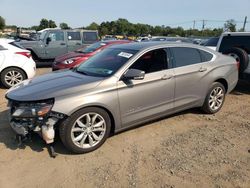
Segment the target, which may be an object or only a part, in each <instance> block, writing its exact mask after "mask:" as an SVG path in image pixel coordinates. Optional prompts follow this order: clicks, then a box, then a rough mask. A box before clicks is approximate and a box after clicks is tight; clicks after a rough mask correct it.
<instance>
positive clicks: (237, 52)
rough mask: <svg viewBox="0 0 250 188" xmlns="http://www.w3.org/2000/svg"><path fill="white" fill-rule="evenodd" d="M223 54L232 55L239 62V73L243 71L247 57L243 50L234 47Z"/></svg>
mask: <svg viewBox="0 0 250 188" xmlns="http://www.w3.org/2000/svg"><path fill="white" fill-rule="evenodd" d="M223 54H227V55H230V56H232V57H233V58H234V59H235V60H236V61H237V62H239V63H240V70H239V71H240V73H243V72H244V70H245V69H246V68H247V67H248V63H249V57H248V54H247V52H246V51H245V50H243V49H241V48H237V47H234V48H231V49H229V50H227V51H225V52H224V53H223Z"/></svg>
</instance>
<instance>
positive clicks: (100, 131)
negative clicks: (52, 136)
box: [71, 113, 106, 149]
mask: <svg viewBox="0 0 250 188" xmlns="http://www.w3.org/2000/svg"><path fill="white" fill-rule="evenodd" d="M105 132H106V122H105V120H104V118H103V117H102V116H101V115H100V114H98V113H86V114H84V115H82V116H80V117H79V118H78V119H77V120H76V121H75V122H74V125H73V126H72V129H71V139H72V141H73V143H74V144H75V145H76V146H78V147H80V148H83V149H87V148H92V147H94V146H95V145H97V144H98V143H99V142H101V140H102V139H103V137H104V135H105Z"/></svg>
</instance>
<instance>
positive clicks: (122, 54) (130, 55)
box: [118, 52, 133, 58]
mask: <svg viewBox="0 0 250 188" xmlns="http://www.w3.org/2000/svg"><path fill="white" fill-rule="evenodd" d="M132 55H133V54H130V53H127V52H120V53H119V54H118V56H121V57H125V58H131V57H132Z"/></svg>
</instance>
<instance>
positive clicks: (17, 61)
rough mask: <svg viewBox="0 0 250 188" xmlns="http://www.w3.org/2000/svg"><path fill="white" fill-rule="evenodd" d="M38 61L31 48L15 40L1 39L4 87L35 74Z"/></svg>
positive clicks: (0, 75) (0, 52)
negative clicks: (33, 57)
mask: <svg viewBox="0 0 250 188" xmlns="http://www.w3.org/2000/svg"><path fill="white" fill-rule="evenodd" d="M35 73H36V63H35V62H34V60H33V59H32V57H31V53H30V51H29V50H26V49H24V48H22V47H21V46H18V44H16V43H15V41H14V40H11V39H0V77H1V83H2V84H3V86H4V87H6V88H10V87H12V86H14V85H16V84H18V83H20V82H21V81H23V80H25V79H30V78H33V77H34V76H35Z"/></svg>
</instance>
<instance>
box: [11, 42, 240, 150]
mask: <svg viewBox="0 0 250 188" xmlns="http://www.w3.org/2000/svg"><path fill="white" fill-rule="evenodd" d="M237 81H238V66H237V63H236V61H235V60H234V59H233V58H232V57H229V56H225V55H223V54H220V53H218V52H216V51H213V50H210V49H208V48H205V47H202V46H198V45H192V44H187V43H159V42H144V43H129V44H121V45H114V46H111V47H109V48H106V49H104V50H103V51H101V52H100V53H98V54H96V55H95V56H93V57H92V58H90V59H88V60H87V61H86V62H85V63H83V64H81V65H79V66H78V67H76V68H75V69H71V70H67V71H57V72H53V73H50V74H46V75H43V76H40V77H36V78H34V79H33V80H31V81H27V82H25V83H23V84H20V85H19V86H18V87H16V88H15V87H14V88H12V89H11V90H9V91H8V92H7V94H6V98H7V99H8V101H9V106H10V125H11V127H12V128H13V130H14V131H15V132H16V133H17V134H19V135H22V136H23V137H26V136H28V134H30V133H31V132H38V133H39V134H40V135H42V137H43V139H44V140H45V142H46V143H47V144H50V143H53V142H54V137H55V134H54V129H56V128H58V129H59V135H60V138H61V140H62V142H63V144H64V145H65V146H66V147H67V148H68V149H69V150H71V151H73V152H75V153H86V152H90V151H93V150H95V149H97V148H98V147H100V146H101V145H102V144H103V143H104V142H105V140H106V139H107V137H108V136H109V135H110V134H111V133H115V132H119V131H122V130H124V129H127V128H129V127H132V126H135V125H138V124H141V123H145V122H147V121H150V120H153V119H157V118H159V117H162V116H165V115H169V114H173V113H177V112H179V111H182V110H185V109H189V108H194V107H201V108H202V109H203V111H204V112H205V113H209V114H213V113H216V112H218V111H219V110H220V109H221V108H222V106H223V103H224V100H225V97H226V93H228V92H230V91H232V89H233V88H234V87H235V86H236V84H237ZM27 117H29V118H27Z"/></svg>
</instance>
